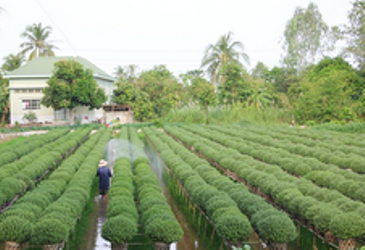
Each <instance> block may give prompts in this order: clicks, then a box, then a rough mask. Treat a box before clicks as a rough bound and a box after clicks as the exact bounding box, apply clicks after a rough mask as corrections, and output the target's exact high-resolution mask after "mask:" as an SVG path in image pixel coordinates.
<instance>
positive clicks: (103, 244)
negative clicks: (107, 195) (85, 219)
mask: <svg viewBox="0 0 365 250" xmlns="http://www.w3.org/2000/svg"><path fill="white" fill-rule="evenodd" d="M107 204H108V201H107V200H101V199H100V195H98V196H97V197H95V199H94V209H93V212H92V213H90V216H89V221H90V224H89V227H88V230H87V232H86V234H85V237H84V239H83V241H82V243H81V244H80V245H79V246H78V248H79V249H85V250H107V249H111V245H110V242H108V241H106V240H104V239H103V238H102V237H101V227H102V226H103V224H104V222H105V221H106V207H107Z"/></svg>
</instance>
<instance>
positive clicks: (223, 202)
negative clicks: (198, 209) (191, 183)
mask: <svg viewBox="0 0 365 250" xmlns="http://www.w3.org/2000/svg"><path fill="white" fill-rule="evenodd" d="M236 206H237V205H236V203H235V202H234V201H233V200H232V199H231V198H230V197H229V196H228V195H227V194H226V193H220V194H217V195H215V196H213V197H211V198H209V199H208V200H207V202H206V203H205V209H206V210H207V212H208V214H209V215H212V214H213V212H214V211H215V210H216V209H218V208H222V207H236Z"/></svg>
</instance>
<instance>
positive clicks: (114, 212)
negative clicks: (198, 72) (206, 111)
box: [0, 125, 365, 250]
mask: <svg viewBox="0 0 365 250" xmlns="http://www.w3.org/2000/svg"><path fill="white" fill-rule="evenodd" d="M139 132H140V133H138V132H137V129H135V128H134V127H132V126H124V127H122V128H121V129H120V130H118V131H116V130H114V131H113V130H112V129H111V128H108V129H106V128H101V129H99V130H98V131H97V132H96V133H91V128H78V129H76V130H75V131H70V130H69V129H66V128H65V129H61V128H60V129H55V130H52V131H49V132H48V133H46V134H41V135H34V136H32V137H29V138H25V139H22V140H21V141H18V142H17V141H15V142H14V143H8V144H7V145H5V144H4V146H2V147H1V149H2V150H1V151H0V242H4V244H5V242H6V244H8V247H10V246H12V244H13V245H14V244H15V246H16V247H19V248H20V247H22V248H23V249H27V248H30V247H32V248H34V247H43V248H44V247H45V246H49V245H53V246H54V247H58V248H63V247H64V248H65V249H66V247H67V245H68V242H69V241H70V239H72V237H73V234H74V233H75V227H76V225H77V223H78V221H79V219H80V218H81V217H82V214H83V211H84V208H85V206H86V204H87V203H88V202H89V201H90V200H91V199H94V197H92V195H91V190H92V185H93V183H95V178H96V177H95V174H96V170H97V165H98V162H99V160H100V159H102V158H109V159H108V160H109V162H112V163H114V164H113V172H114V176H113V178H112V183H111V188H110V191H109V200H108V206H107V210H106V217H107V220H106V222H105V223H104V225H103V227H102V232H101V234H102V237H103V238H104V239H106V240H107V241H109V242H110V243H111V245H112V248H115V249H117V248H118V249H122V248H123V249H135V248H133V247H134V243H135V242H136V241H138V237H139V236H138V235H143V236H144V237H145V238H144V239H143V241H144V242H148V244H149V245H150V246H151V247H153V245H155V247H156V249H158V248H161V247H162V248H163V247H165V249H166V247H167V248H168V245H169V244H171V243H173V242H178V241H180V240H182V239H183V237H184V235H183V230H182V226H181V224H179V222H178V221H177V220H176V215H174V213H173V212H172V210H171V208H170V207H169V205H168V203H167V201H166V197H165V196H164V195H163V194H162V191H161V187H160V184H159V180H158V177H157V176H156V173H155V172H154V170H152V168H151V158H150V156H148V155H147V154H146V148H145V147H146V146H147V147H149V148H150V149H151V150H152V151H153V152H154V153H155V155H156V157H158V158H159V159H160V160H161V162H162V164H163V171H164V176H165V178H167V179H168V180H169V182H170V184H169V185H168V187H169V188H170V189H171V190H170V191H171V192H172V194H173V196H174V198H176V199H180V200H181V201H182V203H183V204H182V206H185V205H186V206H187V207H188V209H187V211H188V213H192V214H193V217H194V218H196V220H194V223H195V224H196V227H197V230H202V231H203V234H204V233H206V234H209V235H208V236H209V237H208V238H209V239H210V240H208V241H207V243H206V244H208V245H207V249H233V247H242V246H243V245H245V244H247V245H250V239H252V236H253V235H256V236H257V237H258V239H259V241H260V242H262V243H264V244H266V245H267V246H268V247H269V248H270V249H309V248H308V245H306V246H304V245H303V244H304V243H303V244H302V243H301V241H299V240H298V242H299V243H298V244H297V247H296V248H293V247H291V248H290V247H288V245H287V243H290V242H295V241H296V239H298V236H299V234H298V227H299V226H302V227H305V228H306V229H308V230H309V232H311V233H312V234H314V235H315V237H319V238H318V239H320V240H319V241H321V247H318V243H316V244H317V246H316V247H317V248H318V249H331V248H332V249H335V248H339V249H346V250H347V249H356V248H359V247H360V246H361V245H362V244H361V242H363V240H364V235H365V217H364V215H365V204H364V202H365V187H364V183H365V177H364V173H365V161H364V159H365V151H364V149H365V140H364V139H365V136H364V135H362V134H346V133H340V132H333V131H326V130H311V129H299V128H291V127H283V126H263V125H260V126H253V125H247V126H238V125H229V126H228V125H227V126H216V125H207V126H202V125H179V126H177V125H174V126H172V125H165V126H164V127H163V128H162V129H157V128H155V127H147V126H146V127H143V128H142V129H141V130H139ZM112 138H114V139H113V140H117V141H119V142H120V143H114V144H113V145H114V146H113V149H112V150H109V151H108V150H107V149H108V148H107V145H108V142H109V141H110V140H111V139H112ZM184 204H185V205H184ZM203 221H204V224H203ZM189 222H191V221H189ZM203 225H204V226H203ZM207 225H208V229H209V230H208V229H207ZM203 234H201V233H200V235H203ZM137 236H138V237H137ZM209 242H210V243H209ZM212 242H214V244H213V243H212ZM128 243H129V246H128ZM161 244H162V245H161ZM209 244H211V245H209ZM301 244H302V246H301ZM312 244H314V243H312ZM146 246H147V245H146ZM251 247H253V248H254V249H260V248H259V247H258V246H254V245H253V244H251ZM9 249H10V248H9ZM145 249H147V248H145Z"/></svg>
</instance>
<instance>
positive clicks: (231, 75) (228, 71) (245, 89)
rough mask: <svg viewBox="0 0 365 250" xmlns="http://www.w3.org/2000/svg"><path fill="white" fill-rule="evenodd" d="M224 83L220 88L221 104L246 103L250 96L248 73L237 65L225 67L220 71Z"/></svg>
mask: <svg viewBox="0 0 365 250" xmlns="http://www.w3.org/2000/svg"><path fill="white" fill-rule="evenodd" d="M220 73H221V74H222V79H223V82H222V83H221V84H220V85H219V87H218V98H219V102H220V103H221V104H228V105H231V104H232V105H233V104H234V103H245V102H246V101H247V99H248V97H249V95H250V86H249V82H248V73H247V72H246V71H245V70H244V69H243V68H242V67H241V66H240V65H238V64H236V63H228V64H225V65H223V67H222V68H221V70H220Z"/></svg>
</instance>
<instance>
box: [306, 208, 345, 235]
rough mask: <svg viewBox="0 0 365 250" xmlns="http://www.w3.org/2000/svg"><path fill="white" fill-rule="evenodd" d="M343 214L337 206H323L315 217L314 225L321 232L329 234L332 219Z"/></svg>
mask: <svg viewBox="0 0 365 250" xmlns="http://www.w3.org/2000/svg"><path fill="white" fill-rule="evenodd" d="M341 213H342V212H341V210H339V209H338V208H337V207H335V206H330V205H327V204H326V205H323V206H322V207H321V208H320V209H319V210H318V211H317V214H315V215H314V217H313V224H314V226H315V227H316V228H317V229H318V230H320V231H321V232H327V231H328V230H329V227H330V223H331V220H332V218H333V217H335V216H336V215H338V214H341Z"/></svg>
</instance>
